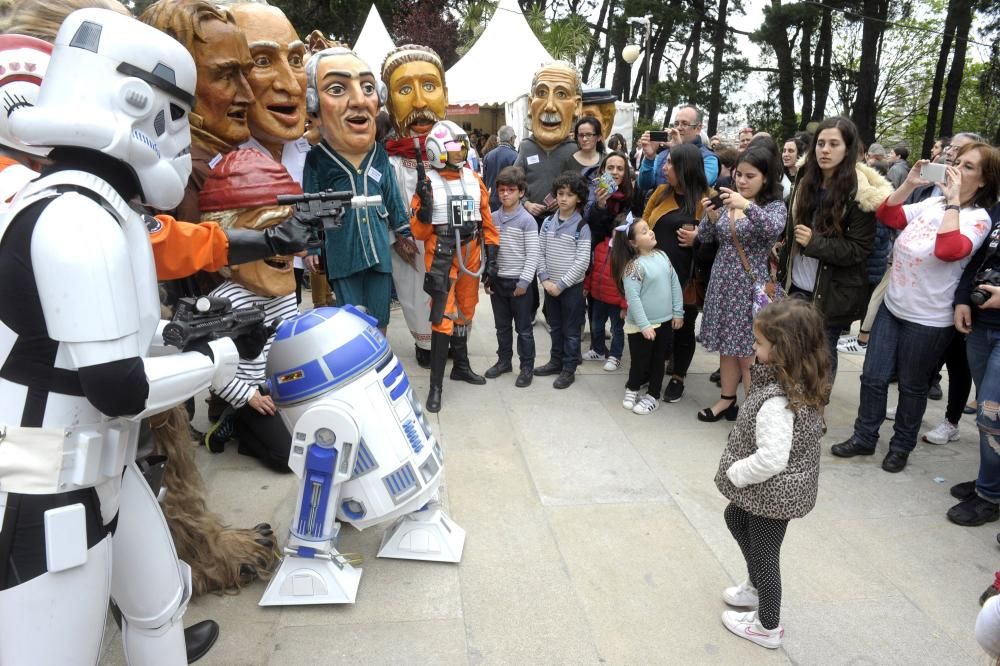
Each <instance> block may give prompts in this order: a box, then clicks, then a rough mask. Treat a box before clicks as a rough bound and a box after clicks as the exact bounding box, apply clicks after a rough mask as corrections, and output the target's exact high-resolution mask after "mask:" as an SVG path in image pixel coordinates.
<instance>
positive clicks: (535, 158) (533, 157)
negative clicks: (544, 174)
mask: <svg viewBox="0 0 1000 666" xmlns="http://www.w3.org/2000/svg"><path fill="white" fill-rule="evenodd" d="M527 162H528V164H538V155H528V160H527Z"/></svg>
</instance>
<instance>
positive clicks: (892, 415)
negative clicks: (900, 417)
mask: <svg viewBox="0 0 1000 666" xmlns="http://www.w3.org/2000/svg"><path fill="white" fill-rule="evenodd" d="M885 418H887V419H889V420H890V421H895V420H896V408H895V407H887V408H886V410H885Z"/></svg>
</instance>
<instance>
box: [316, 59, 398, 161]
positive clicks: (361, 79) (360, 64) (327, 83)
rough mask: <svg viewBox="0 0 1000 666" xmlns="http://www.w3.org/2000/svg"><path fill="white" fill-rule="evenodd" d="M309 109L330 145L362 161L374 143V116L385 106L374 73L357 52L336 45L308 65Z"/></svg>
mask: <svg viewBox="0 0 1000 666" xmlns="http://www.w3.org/2000/svg"><path fill="white" fill-rule="evenodd" d="M306 79H307V81H308V85H309V87H308V89H307V91H306V110H307V111H308V113H309V114H310V116H312V118H313V121H314V122H316V123H317V124H318V125H319V131H320V134H321V135H322V136H323V139H324V140H325V141H326V142H327V143H328V144H329V145H330V147H331V148H333V149H334V150H336V151H337V152H338V153H340V154H341V155H343V156H344V157H346V158H348V159H352V158H357V159H358V160H360V158H361V157H363V156H364V155H365V154H367V153H368V151H369V150H371V147H372V146H373V145H374V144H375V116H376V115H378V109H379V107H380V106H381V105H382V101H383V100H382V98H381V96H380V94H379V89H378V84H377V83H376V81H375V74H374V73H373V72H372V69H371V67H369V66H368V65H367V64H366V63H365V62H364V61H363V60H361V58H359V57H358V56H357V54H356V53H354V51H351V50H350V49H348V48H345V47H343V46H335V47H332V48H329V49H324V50H322V51H320V52H318V53H314V54H313V55H312V56H311V57H310V58H309V62H308V63H307V64H306Z"/></svg>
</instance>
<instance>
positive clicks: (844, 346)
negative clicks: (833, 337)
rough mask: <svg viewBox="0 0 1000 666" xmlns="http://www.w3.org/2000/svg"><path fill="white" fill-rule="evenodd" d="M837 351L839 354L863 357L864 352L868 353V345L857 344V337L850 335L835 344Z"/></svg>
mask: <svg viewBox="0 0 1000 666" xmlns="http://www.w3.org/2000/svg"><path fill="white" fill-rule="evenodd" d="M837 351H838V352H840V353H841V354H857V355H858V356H864V355H865V352H866V351H868V344H867V343H866V344H861V343H860V342H858V338H857V336H856V335H852V336H849V337H847V338H841V339H840V340H839V341H838V342H837Z"/></svg>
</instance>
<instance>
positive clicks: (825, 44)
mask: <svg viewBox="0 0 1000 666" xmlns="http://www.w3.org/2000/svg"><path fill="white" fill-rule="evenodd" d="M832 14H833V12H832V11H830V8H829V7H828V6H824V7H823V18H821V19H820V22H819V39H817V40H816V53H815V60H814V61H813V77H814V78H813V80H814V81H815V83H814V95H815V98H816V102H815V104H813V112H812V117H811V118H809V120H813V121H816V122H819V121H821V120H823V118H824V117H825V116H826V101H827V99H829V97H830V65H831V62H830V61H831V57H832V55H833V18H832ZM802 119H803V120H806V117H805V114H802Z"/></svg>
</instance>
